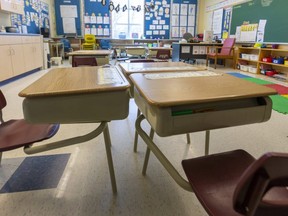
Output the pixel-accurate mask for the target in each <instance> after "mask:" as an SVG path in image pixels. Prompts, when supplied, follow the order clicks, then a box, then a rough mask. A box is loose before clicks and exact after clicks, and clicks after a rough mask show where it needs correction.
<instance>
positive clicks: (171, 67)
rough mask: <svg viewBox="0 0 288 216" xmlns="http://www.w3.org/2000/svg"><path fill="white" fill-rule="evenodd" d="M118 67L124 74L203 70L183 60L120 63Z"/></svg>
mask: <svg viewBox="0 0 288 216" xmlns="http://www.w3.org/2000/svg"><path fill="white" fill-rule="evenodd" d="M119 67H120V68H121V70H122V71H123V73H125V74H126V75H128V76H129V75H130V74H133V73H158V72H169V71H173V72H175V71H196V70H197V71H198V70H204V68H201V67H195V66H193V65H191V64H187V63H183V62H151V63H147V62H146V63H145V62H144V63H129V62H126V63H120V64H119Z"/></svg>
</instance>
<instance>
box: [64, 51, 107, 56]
mask: <svg viewBox="0 0 288 216" xmlns="http://www.w3.org/2000/svg"><path fill="white" fill-rule="evenodd" d="M111 53H112V50H77V51H74V52H70V53H67V55H68V56H74V55H77V56H97V55H99V56H103V55H107V56H108V55H110V54H111Z"/></svg>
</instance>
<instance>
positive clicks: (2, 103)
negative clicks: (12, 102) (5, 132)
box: [0, 90, 7, 123]
mask: <svg viewBox="0 0 288 216" xmlns="http://www.w3.org/2000/svg"><path fill="white" fill-rule="evenodd" d="M6 105H7V101H6V98H5V96H4V94H3V92H2V91H1V90H0V122H1V123H3V122H4V120H3V113H2V109H3V108H4V107H6Z"/></svg>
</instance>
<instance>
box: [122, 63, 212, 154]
mask: <svg viewBox="0 0 288 216" xmlns="http://www.w3.org/2000/svg"><path fill="white" fill-rule="evenodd" d="M118 66H119V70H121V71H122V72H123V74H124V76H125V77H126V78H127V80H128V81H129V82H130V85H131V88H130V94H131V97H133V96H134V85H133V83H132V82H131V80H130V75H131V74H134V73H159V72H160V73H165V72H169V71H170V72H171V71H174V72H175V71H178V73H181V72H186V71H202V70H206V68H201V67H196V66H193V65H191V64H187V63H183V62H152V63H120V64H119V65H118ZM117 68H118V67H117ZM139 115H140V110H139V109H138V112H137V116H139ZM208 135H209V131H207V132H206V143H207V145H208V140H209V139H208ZM151 136H153V132H152V133H151ZM186 137H187V143H190V135H189V134H188V133H187V135H186ZM137 143H138V133H137V132H135V138H134V152H136V151H137Z"/></svg>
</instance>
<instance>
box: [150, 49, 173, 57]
mask: <svg viewBox="0 0 288 216" xmlns="http://www.w3.org/2000/svg"><path fill="white" fill-rule="evenodd" d="M158 50H170V53H172V48H171V47H147V56H149V57H156V55H157V52H158Z"/></svg>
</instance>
